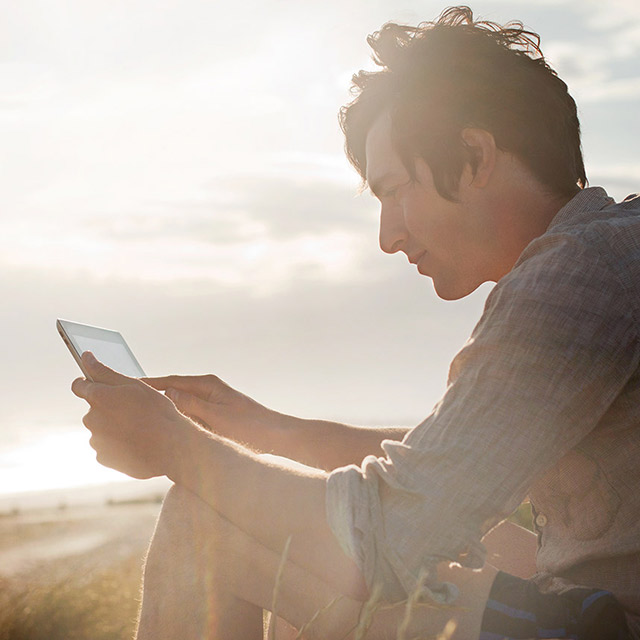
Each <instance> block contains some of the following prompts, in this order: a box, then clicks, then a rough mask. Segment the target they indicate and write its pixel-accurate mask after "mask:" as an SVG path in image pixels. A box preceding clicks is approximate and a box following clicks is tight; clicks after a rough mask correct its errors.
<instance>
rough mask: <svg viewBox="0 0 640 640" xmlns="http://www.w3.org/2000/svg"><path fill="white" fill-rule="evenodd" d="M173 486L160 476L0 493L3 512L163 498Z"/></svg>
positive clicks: (7, 513) (3, 514) (1, 511)
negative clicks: (148, 478)
mask: <svg viewBox="0 0 640 640" xmlns="http://www.w3.org/2000/svg"><path fill="white" fill-rule="evenodd" d="M170 486H171V481H170V480H168V479H167V478H165V477H161V478H152V479H150V480H123V481H119V482H109V483H100V484H91V485H85V486H75V487H65V488H56V489H46V490H42V491H23V492H12V493H6V494H0V516H7V515H12V514H15V513H19V512H24V511H33V510H39V509H66V508H68V507H79V506H91V505H100V504H108V503H109V502H118V503H120V502H128V501H136V500H141V499H148V500H157V499H161V498H162V496H163V495H164V494H165V493H166V491H167V490H168V489H169V487H170Z"/></svg>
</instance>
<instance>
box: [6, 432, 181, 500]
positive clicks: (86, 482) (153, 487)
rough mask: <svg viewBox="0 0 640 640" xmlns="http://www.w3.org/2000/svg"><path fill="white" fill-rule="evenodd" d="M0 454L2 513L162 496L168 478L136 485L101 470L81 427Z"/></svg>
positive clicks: (38, 435)
mask: <svg viewBox="0 0 640 640" xmlns="http://www.w3.org/2000/svg"><path fill="white" fill-rule="evenodd" d="M48 431H49V432H45V433H43V432H42V430H38V431H36V430H34V434H33V437H29V435H28V433H27V436H26V437H22V438H21V439H20V441H18V442H14V443H13V444H6V445H5V446H4V447H3V448H2V449H0V510H7V509H23V508H31V507H34V508H35V507H45V506H55V505H58V506H60V505H66V504H75V503H82V502H84V503H88V502H96V501H102V500H108V499H127V498H135V497H136V496H137V495H143V494H145V493H156V492H159V491H160V492H161V491H163V490H165V489H166V488H168V486H169V485H170V482H169V480H167V478H161V479H154V480H152V481H141V480H132V479H131V478H129V477H128V476H126V475H124V474H122V473H120V472H118V471H114V470H113V469H108V468H106V467H103V466H102V465H100V464H99V463H98V462H97V461H96V459H95V452H94V451H93V449H91V447H90V446H89V433H88V432H87V430H86V429H84V428H82V427H76V428H74V427H64V426H63V427H56V428H51V429H49V430H48Z"/></svg>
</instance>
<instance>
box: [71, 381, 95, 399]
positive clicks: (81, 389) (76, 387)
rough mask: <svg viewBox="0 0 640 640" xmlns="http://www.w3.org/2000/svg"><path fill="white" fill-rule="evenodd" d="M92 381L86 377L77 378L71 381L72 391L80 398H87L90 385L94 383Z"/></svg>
mask: <svg viewBox="0 0 640 640" xmlns="http://www.w3.org/2000/svg"><path fill="white" fill-rule="evenodd" d="M92 384H93V383H92V382H89V380H86V379H85V378H76V379H75V380H74V381H73V382H72V383H71V391H72V392H73V393H74V394H75V395H77V396H78V398H83V399H84V400H87V394H88V393H89V387H90V386H91V385H92Z"/></svg>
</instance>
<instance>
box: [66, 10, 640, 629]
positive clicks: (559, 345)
mask: <svg viewBox="0 0 640 640" xmlns="http://www.w3.org/2000/svg"><path fill="white" fill-rule="evenodd" d="M536 38H537V37H536V36H535V34H533V33H530V32H527V31H525V30H524V29H522V28H521V26H519V25H517V24H515V25H507V27H504V28H502V27H499V26H498V25H494V24H490V23H477V22H474V21H473V16H472V14H471V11H470V10H469V9H467V8H465V7H461V8H453V9H449V10H447V11H445V12H444V13H443V15H442V16H441V17H440V18H439V20H438V21H436V22H435V23H427V24H425V25H422V26H421V27H419V28H411V27H401V26H398V25H393V24H389V25H385V27H383V29H382V30H381V31H380V32H379V33H377V34H375V35H374V36H372V37H371V38H370V39H369V42H370V44H371V46H372V47H373V49H374V53H375V56H376V60H377V62H378V64H379V65H380V66H381V70H380V71H379V72H377V73H365V72H361V73H360V74H358V75H357V76H355V78H354V81H355V84H356V86H357V87H358V89H359V93H358V95H357V97H356V98H355V100H354V102H353V103H351V104H350V105H348V106H347V107H345V108H344V109H343V111H342V125H343V129H344V131H345V134H346V139H347V153H348V155H349V157H350V159H351V161H352V162H353V164H354V165H355V166H356V168H357V169H358V171H359V172H360V174H361V175H362V177H363V178H364V179H365V180H366V182H367V183H368V184H369V186H370V188H371V190H372V192H373V193H374V194H375V195H376V197H377V198H378V199H379V200H380V202H381V222H380V244H381V247H382V249H383V250H384V251H386V252H389V253H393V252H397V251H402V252H404V253H405V254H406V255H407V257H408V259H409V261H410V262H411V263H414V264H416V265H417V268H418V270H419V272H420V273H422V274H423V275H427V276H429V277H430V278H431V279H432V280H433V283H434V286H435V289H436V291H437V293H438V294H439V295H440V296H441V297H442V298H445V299H457V298H460V297H463V296H465V295H467V294H469V293H470V292H471V291H473V290H474V289H475V288H477V287H478V286H479V285H480V284H481V283H483V282H486V281H495V282H497V284H496V286H495V288H494V290H493V291H492V293H491V294H490V295H489V298H488V300H487V303H486V306H485V310H484V313H483V316H482V318H481V319H480V321H479V323H478V325H477V327H476V328H475V330H474V332H473V334H472V336H471V338H470V339H469V341H468V343H467V344H466V345H465V346H464V348H463V349H462V351H461V352H460V353H459V354H458V355H457V356H456V358H455V359H454V361H453V363H452V365H451V369H450V373H449V385H448V388H447V392H446V394H445V396H444V397H443V399H442V400H441V402H440V403H439V404H438V405H437V406H436V408H435V409H434V411H433V412H432V413H431V415H430V416H429V417H428V418H427V419H426V420H425V421H424V422H423V423H422V424H420V425H418V426H417V427H415V428H414V429H411V430H404V429H366V428H357V427H349V426H346V425H339V424H335V423H328V422H322V421H308V420H301V419H298V418H293V417H290V416H284V415H282V414H278V413H275V412H272V411H270V410H268V409H267V408H265V407H263V406H261V405H259V404H257V403H256V402H254V401H253V400H251V399H250V398H247V397H246V396H243V395H241V394H239V393H238V392H236V391H234V390H232V389H230V388H229V387H227V386H226V385H225V384H224V383H222V382H221V381H220V380H218V379H217V378H215V377H214V376H203V377H177V376H169V377H166V378H155V379H147V380H146V383H147V384H145V383H144V382H141V381H137V380H134V379H131V378H126V377H125V376H121V375H119V374H117V373H114V372H112V371H111V370H109V369H107V368H106V367H104V366H102V365H101V364H100V363H97V362H95V361H94V360H92V358H91V356H90V355H89V354H85V356H84V359H85V364H86V366H87V367H88V368H89V370H90V371H91V372H92V377H93V378H94V380H96V382H94V383H90V382H88V381H86V380H77V381H75V382H74V384H73V390H74V392H75V393H76V394H77V395H79V396H81V397H83V398H85V399H86V400H87V401H88V402H89V403H90V405H91V409H90V411H89V413H88V414H87V416H85V419H84V422H85V424H86V426H87V427H88V428H89V429H90V430H91V431H92V433H93V437H92V446H93V447H94V448H95V449H96V450H97V452H98V460H100V461H101V462H103V463H104V464H106V465H108V466H113V467H116V468H118V469H121V470H122V471H125V472H127V473H129V474H130V475H132V476H134V477H150V476H154V475H167V476H168V477H169V478H171V479H172V480H173V481H174V482H175V487H174V488H173V489H172V490H171V491H170V493H169V495H168V497H167V499H166V501H165V505H164V507H163V512H162V515H161V517H160V520H159V523H158V527H157V530H156V533H155V536H154V541H153V543H152V546H151V549H150V552H149V557H148V561H147V566H146V572H145V590H144V599H143V606H142V612H141V619H140V627H139V631H138V637H139V638H156V639H158V638H178V637H179V638H204V637H206V638H209V637H211V638H259V637H261V635H262V609H263V608H264V609H270V610H272V611H274V613H277V614H278V615H280V616H281V617H282V618H284V619H285V620H287V621H288V622H289V623H291V624H292V625H294V626H295V627H296V628H298V629H301V628H302V629H303V632H304V634H305V636H308V637H317V638H326V639H330V638H345V637H351V636H353V637H365V636H363V635H362V634H363V633H364V632H365V631H366V633H367V635H366V637H370V638H386V637H396V634H397V635H398V636H399V637H417V636H419V637H429V636H435V635H436V634H438V633H439V632H441V631H442V630H443V629H446V633H447V634H448V635H451V634H453V635H452V637H455V638H461V639H464V640H469V639H473V638H478V637H480V638H483V639H484V640H488V639H490V638H502V637H509V638H531V637H544V638H549V637H557V638H565V637H572V638H581V639H582V638H600V639H602V638H626V637H634V638H639V637H640V632H639V628H640V625H639V624H638V616H639V615H640V586H639V585H638V579H637V576H638V575H640V573H639V569H640V535H639V534H640V519H639V518H637V513H638V509H639V507H640V504H639V502H640V497H639V492H638V491H637V487H638V480H639V475H640V471H639V467H638V465H637V455H638V451H639V448H640V447H639V445H640V429H639V428H638V425H639V421H640V409H639V408H638V407H640V390H639V389H640V386H639V385H638V384H637V381H638V379H639V377H640V372H639V371H638V364H639V363H640V344H639V341H638V335H639V334H638V329H639V328H640V325H639V322H640V295H638V294H639V293H640V291H638V287H640V285H638V283H640V218H639V214H640V204H639V203H638V199H637V198H635V199H633V198H630V199H627V200H625V202H624V203H621V204H619V205H616V204H615V203H614V202H613V200H612V199H611V198H609V197H608V196H607V195H606V193H605V192H604V190H602V189H599V188H596V189H586V188H585V186H586V176H585V172H584V166H583V162H582V156H581V151H580V136H579V123H578V119H577V116H576V107H575V103H574V102H573V99H572V98H571V97H570V96H569V94H568V93H567V88H566V85H565V84H564V83H563V82H562V81H561V80H560V79H559V78H558V77H557V76H556V74H555V73H554V72H553V71H552V70H551V69H550V68H549V67H548V65H547V64H546V63H545V61H544V59H543V58H542V54H541V52H540V50H539V48H538V43H537V39H536ZM152 387H153V388H152ZM156 389H157V390H164V391H166V396H163V395H162V394H160V393H158V391H156ZM176 408H177V409H179V410H180V411H181V412H182V413H179V412H178V411H177V410H176ZM187 416H188V417H187ZM189 417H190V418H193V419H194V420H196V421H198V422H199V423H201V424H206V425H207V429H205V428H202V427H200V426H197V424H196V423H195V422H193V421H192V420H190V419H189ZM239 443H244V444H239ZM381 446H382V451H381V449H380V447H381ZM266 454H277V455H278V456H281V457H276V456H272V455H266ZM286 458H288V459H290V460H292V461H297V463H296V464H293V463H291V464H289V463H287V461H286ZM527 495H529V496H530V498H531V501H532V505H533V511H534V516H535V525H536V530H537V540H536V538H535V537H534V536H532V535H528V534H527V532H525V531H523V530H521V529H519V528H517V527H513V526H509V525H508V524H505V523H504V522H503V521H504V519H505V518H506V517H507V516H508V515H509V514H510V513H511V512H512V511H513V510H514V509H515V508H516V507H517V506H518V504H520V502H521V501H522V500H523V499H524V498H525V497H526V496H527ZM532 542H533V543H532ZM536 543H537V558H536V564H537V567H536V566H534V563H533V556H534V553H535V547H536ZM487 550H488V551H489V559H490V560H491V564H489V563H484V560H485V552H486V551H487ZM498 569H500V571H499V570H498ZM534 572H536V573H535V576H533V577H532V574H533V573H534ZM525 578H530V579H525ZM450 604H452V605H453V606H452V607H450V606H448V605H450ZM625 614H626V615H625ZM449 621H453V624H449V625H448V623H449ZM627 625H629V627H630V630H629V629H628V628H627ZM356 627H357V630H356ZM350 634H351V636H350ZM629 634H631V635H629Z"/></svg>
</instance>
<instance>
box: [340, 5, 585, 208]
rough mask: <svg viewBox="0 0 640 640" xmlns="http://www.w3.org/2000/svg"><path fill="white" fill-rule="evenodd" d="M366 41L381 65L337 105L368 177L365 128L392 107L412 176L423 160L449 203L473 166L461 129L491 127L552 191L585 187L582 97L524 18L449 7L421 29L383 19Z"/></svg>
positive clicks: (397, 140)
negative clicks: (477, 16) (485, 17)
mask: <svg viewBox="0 0 640 640" xmlns="http://www.w3.org/2000/svg"><path fill="white" fill-rule="evenodd" d="M367 42H368V43H369V45H370V46H371V48H372V49H373V58H374V61H375V63H376V64H377V65H378V66H379V67H381V69H380V70H379V71H373V72H372V71H360V72H358V73H356V74H355V75H354V76H353V87H352V92H353V93H355V96H356V97H355V98H354V100H353V101H352V102H350V103H349V104H348V105H346V106H344V107H342V109H341V110H340V125H341V127H342V130H343V132H344V134H345V137H346V143H345V148H346V152H347V156H348V157H349V160H350V161H351V163H352V164H353V165H354V167H355V168H356V169H357V170H358V172H359V173H360V175H361V176H362V178H363V179H364V178H365V174H366V158H365V143H366V138H367V134H368V132H369V129H370V128H371V126H372V124H373V123H374V121H375V120H376V119H377V118H378V116H380V115H381V114H382V113H383V112H384V111H386V110H389V111H390V113H391V117H392V126H393V136H394V144H395V147H396V149H397V151H398V153H399V155H400V157H401V158H402V161H403V163H404V165H405V166H406V168H407V170H408V171H409V174H410V175H411V176H412V177H415V175H414V159H415V158H416V157H422V158H423V159H424V160H425V162H426V163H427V164H428V165H429V167H430V168H431V171H432V173H433V177H434V182H435V186H436V189H437V190H438V193H439V194H440V195H441V196H443V197H445V198H447V199H449V200H455V198H456V194H457V189H458V184H459V181H460V176H461V175H462V170H463V168H464V166H465V165H466V164H467V163H469V164H470V166H471V167H472V168H475V159H474V157H473V154H472V153H471V150H470V149H469V148H468V147H467V146H466V145H465V143H464V141H463V140H462V137H461V131H462V129H464V128H465V127H478V128H481V129H485V130H486V131H489V132H490V133H491V134H492V135H493V136H494V138H495V141H496V145H497V146H498V148H499V149H501V150H503V151H507V152H510V153H512V154H514V155H515V156H517V157H518V158H519V159H520V160H521V161H522V162H523V163H524V164H525V165H526V166H527V167H528V169H529V170H530V171H531V172H532V173H533V175H534V176H535V177H536V178H537V179H538V180H539V181H540V182H541V183H542V184H543V185H545V187H546V188H547V189H548V190H549V192H550V193H551V194H554V195H557V196H572V195H574V194H575V193H576V192H577V191H578V188H579V187H580V188H583V187H585V186H586V184H587V178H586V175H585V170H584V162H583V159H582V150H581V146H580V123H579V121H578V115H577V110H576V104H575V102H574V100H573V98H572V97H571V96H570V95H569V93H568V91H567V85H566V84H565V83H564V82H563V81H562V80H561V79H560V78H559V77H558V75H557V74H556V72H555V71H554V70H553V69H552V68H551V67H550V66H549V65H548V64H547V62H546V61H545V59H544V56H543V55H542V51H541V50H540V36H538V34H536V33H534V32H532V31H528V30H526V29H525V28H524V27H523V25H522V23H520V22H510V23H508V24H507V25H505V26H501V25H499V24H496V23H494V22H487V21H474V18H473V12H472V11H471V9H470V8H469V7H464V6H462V7H450V8H449V9H446V10H445V11H444V12H443V13H442V14H441V15H440V17H439V18H438V19H437V20H436V21H434V22H424V23H422V24H420V25H418V26H417V27H409V26H403V25H399V24H395V23H387V24H385V25H384V26H383V27H382V29H380V31H377V32H376V33H374V34H372V35H370V36H369V37H368V38H367Z"/></svg>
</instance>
